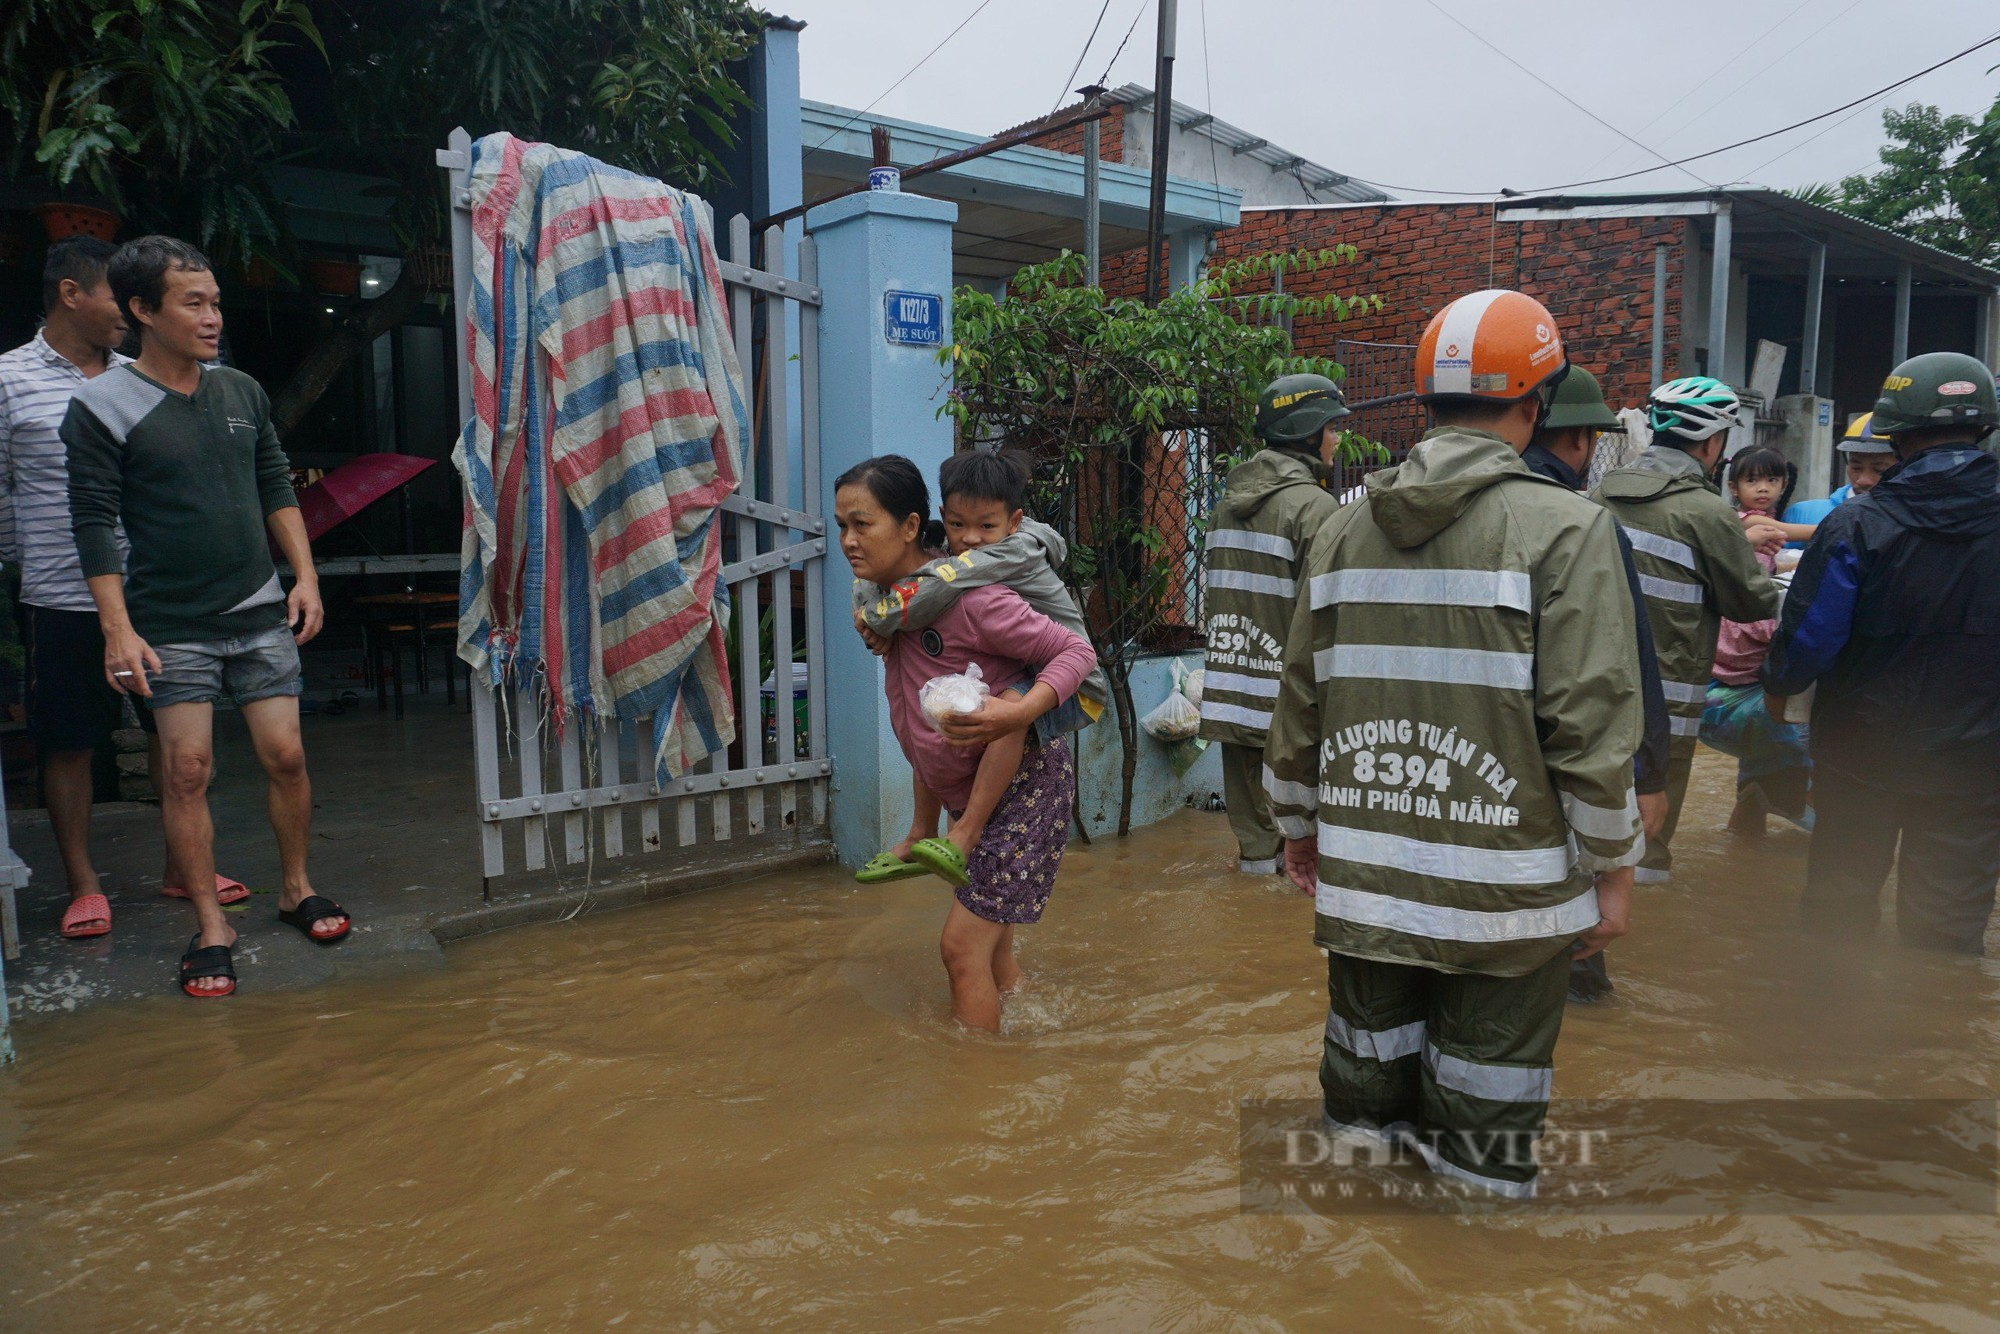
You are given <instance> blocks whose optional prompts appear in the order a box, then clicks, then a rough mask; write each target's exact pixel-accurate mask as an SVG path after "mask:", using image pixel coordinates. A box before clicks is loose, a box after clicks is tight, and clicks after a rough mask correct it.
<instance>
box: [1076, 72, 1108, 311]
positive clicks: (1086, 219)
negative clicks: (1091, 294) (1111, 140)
mask: <svg viewBox="0 0 2000 1334" xmlns="http://www.w3.org/2000/svg"><path fill="white" fill-rule="evenodd" d="M1077 92H1078V93H1081V94H1082V95H1083V104H1084V106H1086V107H1090V108H1092V109H1095V108H1096V106H1097V100H1098V99H1099V98H1101V97H1103V96H1104V89H1103V88H1102V87H1101V86H1099V85H1097V84H1094V83H1093V84H1091V85H1090V86H1089V87H1087V88H1079V89H1077ZM1102 128H1103V127H1102V126H1101V125H1100V124H1099V123H1098V122H1097V121H1094V120H1090V121H1085V122H1084V124H1083V282H1084V286H1086V287H1095V286H1097V261H1098V260H1099V259H1100V258H1102V247H1101V245H1100V243H1099V237H1098V234H1097V227H1098V216H1097V215H1098V212H1099V208H1098V204H1099V201H1100V199H1101V198H1102V189H1101V187H1100V185H1099V182H1098V170H1097V169H1098V161H1097V159H1098V156H1099V154H1100V153H1101V152H1102V151H1103V145H1102V140H1101V137H1100V134H1099V131H1100V130H1101V129H1102Z"/></svg>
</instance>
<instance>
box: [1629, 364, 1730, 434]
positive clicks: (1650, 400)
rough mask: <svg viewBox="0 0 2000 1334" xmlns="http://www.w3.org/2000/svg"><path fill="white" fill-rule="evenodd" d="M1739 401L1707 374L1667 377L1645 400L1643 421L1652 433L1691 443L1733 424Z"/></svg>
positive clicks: (1720, 382)
mask: <svg viewBox="0 0 2000 1334" xmlns="http://www.w3.org/2000/svg"><path fill="white" fill-rule="evenodd" d="M1742 406H1743V401H1742V400H1741V399H1739V398H1738V397H1737V396H1736V391H1735V390H1734V389H1731V388H1730V387H1729V386H1728V385H1726V384H1724V383H1723V382H1722V381H1720V380H1718V379H1715V378H1714V377H1713V376H1708V375H1687V376H1683V377H1682V378H1680V379H1678V380H1669V381H1667V382H1666V383H1665V384H1663V385H1661V386H1660V387H1659V388H1658V389H1655V390H1654V391H1653V392H1652V393H1651V394H1650V395H1649V396H1648V397H1647V399H1646V424H1647V425H1648V426H1651V427H1652V428H1653V434H1655V435H1677V436H1679V437H1680V438H1681V439H1683V440H1688V441H1691V442H1693V443H1694V444H1697V445H1698V444H1700V443H1701V442H1702V441H1704V440H1706V439H1708V438H1709V437H1710V436H1712V435H1715V434H1716V433H1717V432H1720V431H1726V430H1728V429H1729V428H1730V427H1732V426H1734V425H1736V423H1737V421H1738V416H1737V414H1738V411H1739V410H1740V409H1741V408H1742Z"/></svg>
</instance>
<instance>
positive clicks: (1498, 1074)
mask: <svg viewBox="0 0 2000 1334" xmlns="http://www.w3.org/2000/svg"><path fill="white" fill-rule="evenodd" d="M1302 574H1303V578H1304V580H1305V586H1304V588H1303V589H1301V593H1300V597H1299V600H1298V604H1297V607H1296V610H1295V612H1294V619H1293V623H1292V629H1291V632H1290V635H1289V638H1288V643H1287V646H1286V654H1285V670H1284V675H1283V677H1282V680H1281V685H1280V690H1279V695H1278V699H1277V704H1276V708H1275V709H1274V711H1273V719H1274V721H1273V723H1272V728H1271V733H1270V737H1269V740H1268V742H1267V744H1266V748H1265V760H1266V765H1267V773H1266V783H1267V786H1268V788H1269V791H1270V795H1271V799H1272V809H1273V812H1274V814H1275V816H1276V818H1277V821H1278V824H1279V828H1280V829H1281V830H1282V831H1283V833H1284V834H1285V836H1286V837H1288V838H1305V837H1308V836H1311V835H1312V834H1313V832H1314V828H1315V825H1316V826H1317V834H1318V843H1319V859H1318V892H1317V896H1316V918H1315V938H1316V939H1317V941H1318V943H1319V944H1320V945H1321V946H1322V947H1324V948H1325V949H1326V950H1327V951H1328V952H1329V962H1328V974H1329V984H1330V988H1329V989H1330V992H1331V999H1332V1003H1331V1007H1330V1010H1329V1014H1328V1018H1327V1028H1326V1041H1325V1046H1324V1055H1323V1059H1322V1062H1321V1066H1320V1082H1321V1085H1322V1088H1323V1089H1324V1091H1325V1108H1326V1115H1327V1118H1328V1120H1329V1121H1331V1122H1332V1123H1333V1124H1334V1126H1335V1128H1339V1129H1351V1128H1360V1129H1364V1130H1373V1131H1393V1130H1396V1129H1401V1128H1406V1127H1409V1128H1414V1129H1415V1130H1416V1131H1417V1132H1418V1143H1419V1145H1420V1147H1422V1149H1423V1152H1424V1154H1425V1156H1426V1157H1427V1158H1428V1159H1429V1160H1430V1162H1431V1165H1432V1167H1433V1168H1434V1169H1436V1170H1438V1171H1440V1172H1443V1173H1446V1174H1448V1175H1451V1176H1454V1177H1458V1178H1461V1179H1464V1180H1468V1181H1471V1182H1474V1183H1476V1184H1479V1185H1482V1186H1485V1187H1486V1188H1488V1189H1490V1190H1493V1191H1495V1192H1498V1193H1501V1194H1506V1195H1529V1194H1532V1193H1533V1190H1534V1185H1533V1183H1534V1176H1535V1169H1534V1164H1533V1162H1532V1160H1531V1159H1527V1158H1526V1156H1525V1154H1524V1153H1522V1152H1520V1151H1519V1150H1520V1149H1521V1146H1522V1143H1523V1142H1524V1141H1528V1140H1532V1138H1533V1137H1534V1136H1535V1135H1537V1134H1539V1133H1540V1129H1541V1125H1542V1122H1543V1120H1544V1118H1545V1117H1546V1115H1547V1109H1548V1098H1549V1090H1550V1084H1551V1081H1552V1078H1553V1067H1552V1059H1553V1055H1554V1049H1555V1041H1556V1035H1557V1033H1558V1031H1559V1030H1560V1027H1561V1023H1562V1009H1563V997H1564V992H1565V990H1566V984H1567V975H1568V957H1569V946H1570V945H1571V943H1572V942H1573V941H1574V940H1575V939H1576V938H1577V936H1579V935H1580V934H1582V933H1583V932H1585V931H1588V930H1590V929H1591V928H1592V927H1594V926H1596V925H1597V922H1598V907H1597V894H1596V889H1595V886H1594V884H1593V878H1594V876H1595V875H1596V874H1598V873H1600V872H1604V871H1607V870H1610V869H1613V868H1616V867H1620V866H1629V865H1631V864H1633V863H1634V862H1635V861H1636V860H1637V859H1638V857H1639V854H1640V851H1641V849H1642V848H1643V845H1644V839H1643V836H1642V834H1641V830H1640V824H1639V813H1638V803H1637V801H1636V799H1635V797H1634V794H1633V786H1632V755H1633V752H1634V751H1635V750H1636V749H1637V748H1638V745H1639V736H1640V729H1641V713H1640V704H1639V668H1638V661H1637V657H1636V655H1635V654H1634V652H1633V648H1632V645H1633V637H1634V633H1635V632H1634V628H1633V616H1634V612H1633V609H1632V600H1631V596H1630V593H1629V592H1628V589H1627V585H1626V582H1625V575H1624V563H1623V561H1622V559H1621V558H1620V556H1619V551H1618V542H1617V535H1616V532H1615V531H1614V528H1613V522H1612V519H1611V516H1610V515H1609V514H1608V513H1606V512H1605V511H1604V510H1603V509H1600V508H1599V507H1597V506H1595V505H1593V504H1591V503H1590V502H1589V501H1588V500H1586V499H1585V498H1584V497H1582V496H1580V495H1578V494H1576V493H1575V492H1573V491H1570V490H1569V489H1568V488H1566V487H1564V486H1562V485H1560V484H1558V483H1555V482H1551V481H1548V480H1546V479H1544V478H1541V477H1537V476H1535V475H1534V474H1533V473H1531V472H1529V470H1528V469H1527V468H1526V467H1525V466H1524V465H1523V464H1522V462H1521V460H1520V458H1519V457H1518V456H1517V455H1516V453H1515V451H1514V449H1513V447H1512V446H1510V445H1509V444H1508V443H1507V442H1506V441H1505V440H1503V439H1501V438H1500V437H1499V436H1497V435H1493V434H1489V433H1487V432H1485V431H1477V430H1470V429H1464V428H1445V429H1440V430H1436V431H1432V432H1431V433H1430V434H1429V435H1427V436H1425V437H1424V439H1423V440H1422V441H1421V442H1420V443H1419V444H1418V445H1417V446H1416V448H1415V449H1413V450H1412V451H1411V453H1410V457H1409V460H1408V461H1407V462H1405V463H1404V464H1402V465H1401V466H1400V467H1397V468H1393V469H1389V470H1387V471H1385V472H1381V473H1377V474H1376V475H1374V476H1372V477H1370V478H1369V479H1368V498H1367V503H1366V504H1356V505H1349V506H1347V507H1345V508H1344V509H1342V510H1340V511H1338V513H1337V514H1336V516H1335V518H1334V519H1333V521H1332V522H1331V523H1329V524H1328V525H1327V526H1326V527H1325V529H1323V530H1322V532H1321V533H1320V534H1319V535H1318V536H1317V537H1316V538H1315V539H1314V540H1313V543H1312V545H1311V546H1310V548H1309V549H1308V551H1307V554H1306V559H1305V566H1304V570H1303V572H1302ZM1494 1136H1498V1137H1500V1139H1501V1140H1503V1141H1504V1140H1505V1139H1506V1138H1507V1137H1508V1136H1512V1137H1513V1140H1512V1143H1513V1147H1514V1150H1515V1151H1514V1152H1511V1153H1499V1154H1497V1155H1494V1154H1488V1153H1486V1152H1485V1151H1483V1150H1482V1148H1481V1145H1482V1144H1488V1145H1490V1144H1491V1143H1493V1140H1492V1138H1491V1137H1494Z"/></svg>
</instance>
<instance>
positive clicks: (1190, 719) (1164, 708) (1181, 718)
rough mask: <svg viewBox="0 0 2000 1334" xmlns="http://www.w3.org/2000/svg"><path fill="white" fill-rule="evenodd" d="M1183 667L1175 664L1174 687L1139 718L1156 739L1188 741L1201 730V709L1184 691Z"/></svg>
mask: <svg viewBox="0 0 2000 1334" xmlns="http://www.w3.org/2000/svg"><path fill="white" fill-rule="evenodd" d="M1182 685H1183V680H1182V668H1181V665H1180V664H1179V663H1178V662H1177V663H1175V664H1174V687H1173V689H1172V690H1169V691H1168V692H1167V697H1166V698H1165V699H1163V700H1161V701H1160V702H1159V704H1158V705H1156V706H1155V707H1154V709H1153V711H1152V712H1151V713H1149V714H1147V715H1146V716H1145V717H1143V718H1141V719H1140V720H1139V726H1141V727H1143V728H1145V729H1146V735H1147V736H1149V737H1152V738H1153V739H1154V740H1155V741H1165V742H1168V743H1170V744H1171V743H1172V742H1175V741H1186V740H1188V739H1189V738H1191V737H1192V736H1194V734H1195V733H1196V732H1198V731H1200V730H1201V709H1200V708H1199V707H1198V706H1196V704H1195V703H1194V702H1193V701H1192V700H1190V699H1189V698H1188V697H1187V696H1186V695H1185V694H1183V693H1182V690H1181V687H1182Z"/></svg>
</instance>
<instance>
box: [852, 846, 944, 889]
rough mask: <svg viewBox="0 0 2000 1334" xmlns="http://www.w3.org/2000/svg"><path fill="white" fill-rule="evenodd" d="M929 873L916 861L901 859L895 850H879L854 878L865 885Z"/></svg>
mask: <svg viewBox="0 0 2000 1334" xmlns="http://www.w3.org/2000/svg"><path fill="white" fill-rule="evenodd" d="M929 874H930V872H929V871H928V870H926V869H924V868H923V867H921V866H919V865H917V864H916V863H915V862H906V861H901V860H899V859H898V858H897V856H896V854H895V853H893V852H878V853H876V854H875V855H874V856H873V857H870V858H869V859H868V864H867V865H866V866H863V867H862V868H861V869H860V870H858V871H856V872H855V873H854V878H855V879H856V880H858V881H860V882H861V883H862V884H864V885H881V884H886V883H888V882H889V881H891V880H908V879H910V878H911V877H912V876H919V875H929Z"/></svg>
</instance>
